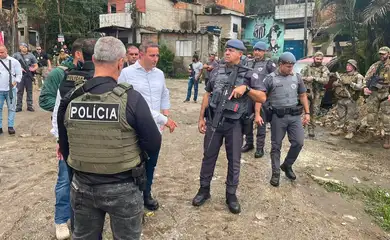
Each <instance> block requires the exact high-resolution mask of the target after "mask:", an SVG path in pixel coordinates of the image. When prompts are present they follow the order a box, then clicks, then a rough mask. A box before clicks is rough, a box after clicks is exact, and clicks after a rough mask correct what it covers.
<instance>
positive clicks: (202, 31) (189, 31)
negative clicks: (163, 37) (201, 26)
mask: <svg viewBox="0 0 390 240" xmlns="http://www.w3.org/2000/svg"><path fill="white" fill-rule="evenodd" d="M160 32H162V33H178V34H212V35H218V34H216V33H213V32H208V31H205V30H200V31H196V30H173V29H161V31H160Z"/></svg>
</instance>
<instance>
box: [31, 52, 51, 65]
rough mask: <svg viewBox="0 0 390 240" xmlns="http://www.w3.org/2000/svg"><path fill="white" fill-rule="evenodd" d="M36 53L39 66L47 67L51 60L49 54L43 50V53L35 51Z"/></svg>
mask: <svg viewBox="0 0 390 240" xmlns="http://www.w3.org/2000/svg"><path fill="white" fill-rule="evenodd" d="M34 55H35V57H36V59H37V61H38V66H39V67H47V61H48V60H49V56H47V54H46V53H44V52H42V53H41V54H38V53H37V52H35V54H34Z"/></svg>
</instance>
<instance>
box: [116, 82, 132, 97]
mask: <svg viewBox="0 0 390 240" xmlns="http://www.w3.org/2000/svg"><path fill="white" fill-rule="evenodd" d="M132 88H133V85H131V84H128V83H125V82H124V83H119V84H118V85H117V86H116V87H115V88H114V89H113V90H112V92H113V93H115V95H117V96H119V97H121V96H122V95H123V94H125V93H126V92H127V91H128V90H130V89H132Z"/></svg>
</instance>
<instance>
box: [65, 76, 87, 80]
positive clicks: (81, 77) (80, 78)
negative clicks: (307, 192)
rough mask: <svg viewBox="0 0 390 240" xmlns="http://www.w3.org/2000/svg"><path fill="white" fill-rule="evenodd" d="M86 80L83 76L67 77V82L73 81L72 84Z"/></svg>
mask: <svg viewBox="0 0 390 240" xmlns="http://www.w3.org/2000/svg"><path fill="white" fill-rule="evenodd" d="M84 79H85V78H84V77H83V76H78V75H68V76H67V77H66V80H68V81H72V82H77V81H84Z"/></svg>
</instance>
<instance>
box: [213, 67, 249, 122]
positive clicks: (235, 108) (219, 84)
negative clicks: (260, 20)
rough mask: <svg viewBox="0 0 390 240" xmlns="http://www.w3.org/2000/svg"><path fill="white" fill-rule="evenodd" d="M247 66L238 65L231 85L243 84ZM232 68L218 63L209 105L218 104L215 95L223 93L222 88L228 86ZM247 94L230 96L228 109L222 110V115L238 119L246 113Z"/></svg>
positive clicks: (214, 105)
mask: <svg viewBox="0 0 390 240" xmlns="http://www.w3.org/2000/svg"><path fill="white" fill-rule="evenodd" d="M248 70H249V69H248V68H245V67H242V66H241V67H239V69H238V74H237V78H236V79H235V80H234V83H233V85H234V86H240V85H243V84H244V81H245V75H246V74H247V72H248ZM232 71H233V68H228V67H227V66H226V65H224V64H220V65H219V68H218V73H217V76H216V77H215V81H214V88H213V93H212V95H213V97H211V102H210V107H211V108H215V107H216V106H218V104H219V102H218V101H219V100H220V99H217V98H216V96H221V95H222V94H223V91H224V89H225V88H226V86H229V85H230V84H231V83H230V78H229V75H230V74H231V73H232ZM248 98H249V97H248V96H247V95H244V96H242V97H240V98H232V99H231V100H229V104H228V105H229V106H230V109H227V110H225V111H224V117H225V118H229V119H233V120H237V119H240V118H241V117H242V116H243V115H244V114H246V113H247V111H248V110H247V109H248Z"/></svg>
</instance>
